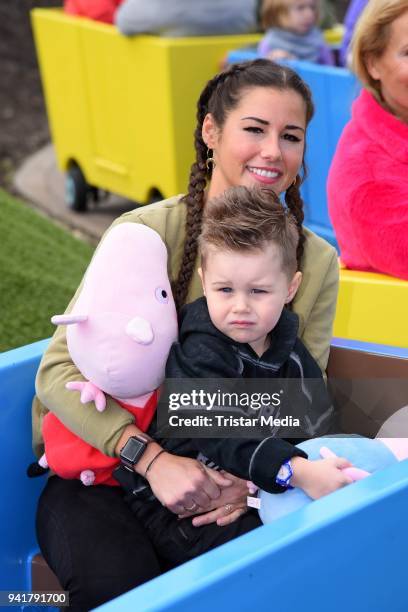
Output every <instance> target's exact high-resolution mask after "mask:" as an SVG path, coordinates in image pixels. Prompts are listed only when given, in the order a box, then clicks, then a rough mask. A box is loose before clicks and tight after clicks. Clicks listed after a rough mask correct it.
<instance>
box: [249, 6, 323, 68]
mask: <svg viewBox="0 0 408 612" xmlns="http://www.w3.org/2000/svg"><path fill="white" fill-rule="evenodd" d="M318 21H319V6H318V0H263V3H262V7H261V23H262V27H263V28H264V29H265V30H266V31H265V36H264V37H263V39H262V40H261V42H260V43H259V46H258V52H259V54H260V56H261V57H266V58H268V59H271V60H274V61H276V60H279V59H298V60H305V61H308V62H317V63H318V64H327V65H330V66H333V65H334V58H333V55H332V53H331V51H330V49H329V48H328V46H327V45H326V43H325V42H324V38H323V35H322V32H321V31H320V30H319V29H318V28H317V23H318Z"/></svg>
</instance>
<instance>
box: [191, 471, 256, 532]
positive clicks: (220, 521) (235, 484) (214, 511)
mask: <svg viewBox="0 0 408 612" xmlns="http://www.w3.org/2000/svg"><path fill="white" fill-rule="evenodd" d="M205 469H206V470H207V472H208V473H209V474H210V475H211V477H215V475H216V474H221V475H223V476H224V477H225V478H227V479H228V481H230V482H232V484H231V485H230V486H228V488H224V487H223V488H222V491H221V495H220V496H219V497H218V498H217V499H216V500H214V501H213V502H212V503H211V505H210V509H208V508H202V507H198V508H195V509H194V511H191V512H185V513H183V514H181V515H180V518H186V517H189V516H194V518H193V521H192V523H193V525H194V527H201V526H202V525H209V524H210V523H217V525H219V526H220V527H223V526H224V525H229V524H230V523H233V522H234V521H236V520H237V518H239V517H240V516H242V514H245V512H247V510H248V507H247V495H248V487H247V485H246V481H245V480H242V479H241V478H237V477H236V476H233V475H232V474H229V473H228V472H225V471H221V472H217V471H216V470H212V469H211V468H205Z"/></svg>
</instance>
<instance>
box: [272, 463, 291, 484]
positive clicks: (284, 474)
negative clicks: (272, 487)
mask: <svg viewBox="0 0 408 612" xmlns="http://www.w3.org/2000/svg"><path fill="white" fill-rule="evenodd" d="M292 476H293V469H292V464H291V462H290V459H288V460H287V461H285V463H282V465H281V466H280V469H279V472H278V473H277V475H276V481H275V482H276V484H278V485H280V486H281V487H285V488H286V489H293V487H292V486H291V485H290V484H289V483H290V479H291V478H292Z"/></svg>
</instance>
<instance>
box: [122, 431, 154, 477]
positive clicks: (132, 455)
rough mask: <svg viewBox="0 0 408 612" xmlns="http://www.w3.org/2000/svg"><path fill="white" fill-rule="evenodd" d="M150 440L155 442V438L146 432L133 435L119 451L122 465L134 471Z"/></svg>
mask: <svg viewBox="0 0 408 612" xmlns="http://www.w3.org/2000/svg"><path fill="white" fill-rule="evenodd" d="M150 442H153V438H151V437H150V436H147V435H145V434H137V435H136V436H131V437H130V438H129V439H128V441H127V442H126V444H125V446H124V447H123V448H122V449H121V451H120V453H119V459H120V460H121V463H122V465H123V466H124V467H125V468H126V469H127V470H129V471H130V472H133V471H134V467H135V465H136V464H137V463H138V461H140V459H141V457H142V455H143V453H144V452H145V450H146V448H147V445H148V444H149V443H150Z"/></svg>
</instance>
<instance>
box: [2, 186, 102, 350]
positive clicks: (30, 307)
mask: <svg viewBox="0 0 408 612" xmlns="http://www.w3.org/2000/svg"><path fill="white" fill-rule="evenodd" d="M92 253H93V247H92V246H90V245H89V244H86V243H85V242H82V241H80V240H78V239H76V238H74V237H73V236H72V235H71V234H70V233H68V232H66V231H65V230H63V229H61V228H60V227H58V226H56V225H54V224H53V223H52V222H51V221H49V220H48V219H46V218H44V217H42V216H41V215H39V214H38V213H36V212H35V211H34V210H32V209H31V208H29V207H28V206H26V205H25V204H23V203H22V202H20V201H19V200H17V199H16V198H14V197H11V196H10V195H8V194H7V193H5V192H4V191H2V190H0V352H2V351H6V350H9V349H11V348H15V347H17V346H22V345H24V344H29V343H30V342H35V341H36V340H41V339H42V338H47V337H48V336H50V335H51V334H52V333H53V332H54V330H55V327H54V326H53V325H52V324H51V323H50V317H51V316H52V315H53V314H58V313H62V312H64V310H65V308H66V306H67V304H68V302H69V301H70V299H71V297H72V295H73V294H74V292H75V290H76V288H77V286H78V284H79V282H80V280H81V278H82V275H83V273H84V271H85V269H86V267H87V265H88V262H89V261H90V258H91V256H92Z"/></svg>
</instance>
